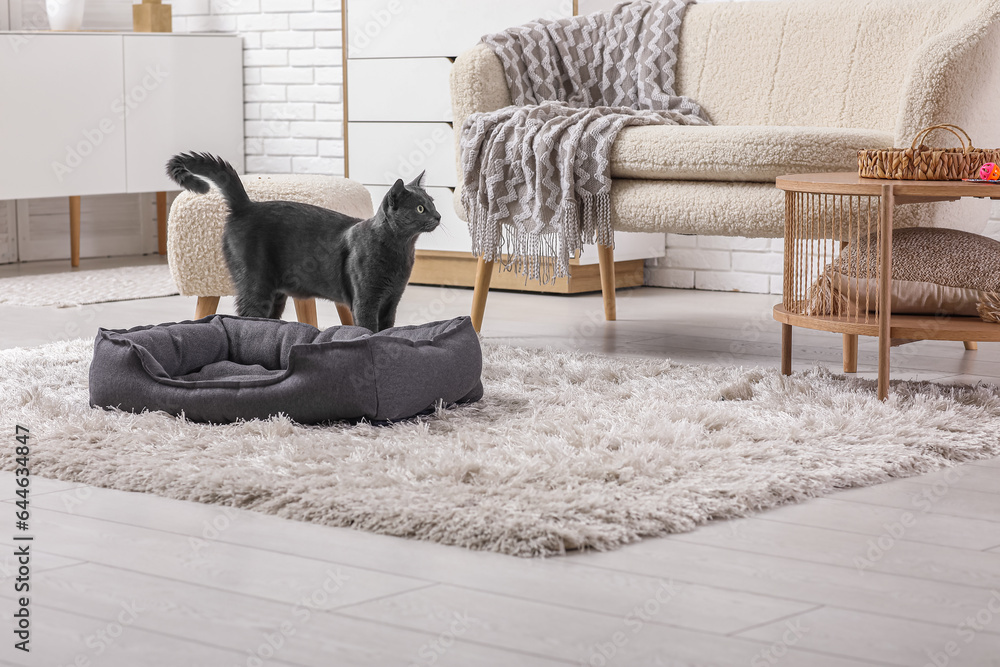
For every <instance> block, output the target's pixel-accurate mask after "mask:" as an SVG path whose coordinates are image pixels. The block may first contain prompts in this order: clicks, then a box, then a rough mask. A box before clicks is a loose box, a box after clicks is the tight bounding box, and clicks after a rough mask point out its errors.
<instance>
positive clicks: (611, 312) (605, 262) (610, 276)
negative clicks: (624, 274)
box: [597, 245, 618, 322]
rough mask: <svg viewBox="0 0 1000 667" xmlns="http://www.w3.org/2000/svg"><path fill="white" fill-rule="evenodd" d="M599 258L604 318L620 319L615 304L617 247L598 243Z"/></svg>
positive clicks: (612, 320)
mask: <svg viewBox="0 0 1000 667" xmlns="http://www.w3.org/2000/svg"><path fill="white" fill-rule="evenodd" d="M597 259H598V261H599V262H600V265H601V294H603V295H604V319H606V320H607V321H608V322H614V321H615V320H616V319H618V313H617V310H616V304H615V249H614V248H613V247H611V246H607V245H598V246H597Z"/></svg>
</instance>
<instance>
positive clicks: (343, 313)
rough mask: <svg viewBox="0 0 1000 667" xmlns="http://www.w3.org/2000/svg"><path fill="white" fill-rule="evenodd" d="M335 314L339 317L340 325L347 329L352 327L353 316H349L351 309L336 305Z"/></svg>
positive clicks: (340, 304) (339, 304)
mask: <svg viewBox="0 0 1000 667" xmlns="http://www.w3.org/2000/svg"><path fill="white" fill-rule="evenodd" d="M337 314H338V315H340V323H341V324H343V325H344V326H348V327H349V326H353V325H354V315H352V314H351V309H350V308H349V307H348V306H346V305H344V304H342V303H338V304H337ZM317 328H319V327H317Z"/></svg>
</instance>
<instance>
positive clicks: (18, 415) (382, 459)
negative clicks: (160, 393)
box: [0, 340, 1000, 556]
mask: <svg viewBox="0 0 1000 667" xmlns="http://www.w3.org/2000/svg"><path fill="white" fill-rule="evenodd" d="M91 348H92V343H91V342H90V341H84V340H80V341H73V342H67V343H55V344H50V345H47V346H44V347H39V348H33V349H14V350H7V351H3V352H0V423H2V424H6V425H8V426H9V427H10V428H11V429H13V425H14V424H15V423H17V424H21V425H23V426H26V427H28V428H30V429H31V433H32V434H33V435H34V445H33V447H32V454H31V471H32V474H35V475H41V476H46V477H54V478H57V479H62V480H67V481H75V482H84V483H87V484H92V485H96V486H103V487H111V488H116V489H122V490H126V491H141V492H146V493H155V494H158V495H162V496H167V497H171V498H180V499H184V500H193V501H198V502H203V503H218V504H223V505H234V506H238V507H243V508H248V509H252V510H257V511H260V512H267V513H270V514H276V515H278V516H282V517H287V518H290V519H298V520H302V521H313V522H316V523H323V524H327V525H331V526H350V527H353V528H360V529H363V530H369V531H374V532H379V533H386V534H389V535H398V536H402V537H413V538H418V539H424V540H433V541H437V542H442V543H445V544H455V545H461V546H465V547H469V548H472V549H488V550H493V551H499V552H503V553H507V554H512V555H517V556H539V555H545V554H557V553H562V552H564V551H565V550H567V549H578V548H593V549H610V548H613V547H616V546H619V545H622V544H625V543H627V542H633V541H635V540H638V539H640V538H642V537H646V536H653V535H663V534H666V533H672V532H679V531H687V530H691V529H692V528H694V527H695V526H697V525H698V524H701V523H704V522H706V521H710V520H712V519H715V518H720V517H735V516H742V515H746V514H749V513H752V512H756V511H760V510H763V509H767V508H770V507H775V506H777V505H780V504H782V503H788V502H794V501H796V500H801V499H804V498H808V497H810V496H817V495H821V494H823V493H827V492H829V491H831V490H833V489H837V488H843V487H849V486H864V485H871V484H877V483H879V482H883V481H886V480H888V479H890V478H893V477H906V476H909V475H915V474H918V473H922V472H928V471H931V470H935V469H938V468H941V467H943V466H947V465H950V464H952V463H954V462H958V461H966V460H970V459H978V458H986V457H993V456H998V455H1000V436H998V434H1000V392H998V391H997V390H996V389H995V388H992V387H982V386H980V387H965V386H963V387H948V386H936V385H933V384H924V383H899V384H896V385H895V387H894V390H893V393H892V395H891V397H890V399H889V400H888V402H886V403H880V402H879V401H877V400H876V399H875V397H874V392H873V387H872V384H871V383H870V382H866V381H863V380H857V379H845V378H843V377H839V376H836V375H832V374H831V373H829V372H828V371H825V370H815V371H812V372H809V373H805V374H797V375H795V376H793V377H791V378H785V377H782V376H781V375H779V374H778V373H777V372H776V371H772V370H761V369H741V368H727V367H715V366H694V365H692V366H679V365H675V364H672V363H671V362H670V361H666V360H649V359H646V360H643V359H631V358H620V357H619V358H615V357H601V356H590V355H581V354H567V353H560V352H552V351H536V350H525V349H518V348H511V347H506V346H499V345H487V346H486V347H485V370H484V384H485V387H486V396H485V398H484V399H483V400H482V401H481V402H479V403H476V404H473V405H470V406H466V407H461V408H457V409H449V410H441V411H439V412H438V413H437V414H436V415H433V416H431V417H428V418H424V419H420V420H419V421H413V422H407V423H401V424H397V425H395V426H391V427H375V426H371V425H367V424H361V425H356V426H348V425H340V426H330V427H325V428H316V427H310V428H307V427H302V426H298V425H296V424H294V423H291V422H290V421H288V420H287V419H282V418H276V419H272V420H269V421H265V422H260V421H254V422H247V423H241V424H233V425H228V426H207V425H203V424H192V423H188V422H186V421H184V420H182V419H178V418H174V417H170V416H167V415H165V414H162V413H153V414H149V413H147V414H141V415H133V414H124V413H118V412H107V411H104V410H96V409H91V408H90V407H89V406H88V404H87V396H88V394H87V372H88V367H89V363H90V359H91ZM0 467H2V468H4V469H7V470H11V469H13V468H14V467H15V461H14V451H13V448H12V447H3V448H0Z"/></svg>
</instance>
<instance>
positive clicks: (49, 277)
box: [0, 264, 177, 308]
mask: <svg viewBox="0 0 1000 667" xmlns="http://www.w3.org/2000/svg"><path fill="white" fill-rule="evenodd" d="M175 294H177V286H176V285H174V279H173V278H171V277H170V267H169V266H167V265H166V264H151V265H148V266H123V267H119V268H115V269H93V270H90V271H65V272H60V273H45V274H40V275H28V276H14V277H11V278H0V304H5V305H8V306H58V307H60V308H68V307H71V306H82V305H85V304H88V303H106V302H109V301H129V300H132V299H149V298H153V297H160V296H173V295H175Z"/></svg>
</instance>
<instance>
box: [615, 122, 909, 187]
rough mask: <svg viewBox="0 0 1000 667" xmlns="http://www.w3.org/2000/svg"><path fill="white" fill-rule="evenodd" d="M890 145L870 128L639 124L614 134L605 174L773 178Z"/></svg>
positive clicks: (849, 162) (853, 162) (825, 167)
mask: <svg viewBox="0 0 1000 667" xmlns="http://www.w3.org/2000/svg"><path fill="white" fill-rule="evenodd" d="M891 146H892V134H890V133H887V132H879V131H876V130H845V129H842V128H835V127H776V126H764V125H753V126H743V125H713V126H708V127H688V126H682V125H645V126H639V127H627V128H625V129H623V130H622V131H621V134H619V135H618V139H617V141H615V143H614V145H613V146H612V149H611V177H612V178H644V179H653V180H688V181H748V182H758V183H768V182H771V183H773V182H774V179H775V178H777V177H778V176H782V175H784V174H808V173H813V172H824V171H855V170H856V169H857V168H858V150H859V149H862V148H888V147H891Z"/></svg>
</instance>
